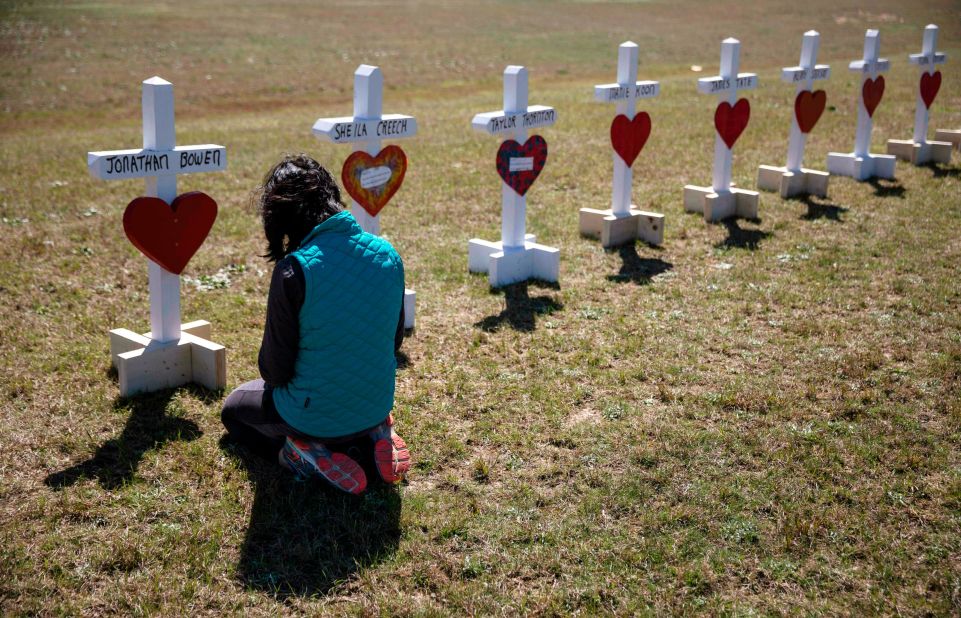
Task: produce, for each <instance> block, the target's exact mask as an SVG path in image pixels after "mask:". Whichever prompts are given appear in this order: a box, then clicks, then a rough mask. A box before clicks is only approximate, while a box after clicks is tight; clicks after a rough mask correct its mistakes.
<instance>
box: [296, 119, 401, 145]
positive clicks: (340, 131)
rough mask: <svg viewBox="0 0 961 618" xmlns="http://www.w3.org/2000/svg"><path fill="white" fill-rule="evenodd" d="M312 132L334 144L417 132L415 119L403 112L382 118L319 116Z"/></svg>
mask: <svg viewBox="0 0 961 618" xmlns="http://www.w3.org/2000/svg"><path fill="white" fill-rule="evenodd" d="M313 131H314V134H315V135H318V136H321V137H325V138H327V139H328V140H330V141H332V142H333V143H335V144H347V143H350V142H366V141H370V140H375V139H387V138H394V137H409V136H411V135H414V134H416V133H417V120H416V119H415V118H414V117H413V116H405V115H404V114H384V116H383V117H382V118H377V119H373V120H362V119H359V118H354V117H353V116H344V117H342V118H321V119H319V120H318V121H317V122H315V123H314V129H313Z"/></svg>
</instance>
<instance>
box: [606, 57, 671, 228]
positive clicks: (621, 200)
mask: <svg viewBox="0 0 961 618" xmlns="http://www.w3.org/2000/svg"><path fill="white" fill-rule="evenodd" d="M637 56H638V49H637V43H634V42H632V41H628V42H626V43H621V46H620V47H619V48H618V50H617V83H616V84H601V85H598V86H594V100H596V101H602V102H608V103H610V102H614V103H616V104H617V113H618V114H624V115H625V116H627V119H628V120H633V119H634V114H635V113H636V110H637V101H638V99H650V98H653V97H656V96H657V95H658V94H660V92H661V85H660V83H658V82H655V81H642V82H639V81H637ZM613 159H614V191H613V194H612V195H611V210H612V211H613V212H614V213H615V214H619V215H625V214H627V213H628V211H630V209H631V184H632V182H631V181H632V180H633V174H632V171H631V168H630V167H628V165H627V164H626V163H624V160H623V159H621V157H619V156H618V155H617V153H614V156H613Z"/></svg>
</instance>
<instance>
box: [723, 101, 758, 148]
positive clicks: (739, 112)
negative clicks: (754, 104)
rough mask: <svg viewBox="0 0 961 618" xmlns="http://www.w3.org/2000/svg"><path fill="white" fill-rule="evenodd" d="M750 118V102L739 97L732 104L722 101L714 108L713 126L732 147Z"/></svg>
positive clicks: (729, 146) (728, 145)
mask: <svg viewBox="0 0 961 618" xmlns="http://www.w3.org/2000/svg"><path fill="white" fill-rule="evenodd" d="M750 118H751V104H750V103H748V102H747V99H739V100H738V102H737V103H735V104H734V105H731V104H730V103H728V102H727V101H724V102H723V103H721V104H720V105H718V106H717V109H716V110H714V128H715V129H717V134H718V135H720V136H721V139H722V140H724V143H725V144H727V147H728V148H734V143H735V142H736V141H737V138H739V137H741V133H743V132H744V129H745V128H746V127H747V121H748V120H750Z"/></svg>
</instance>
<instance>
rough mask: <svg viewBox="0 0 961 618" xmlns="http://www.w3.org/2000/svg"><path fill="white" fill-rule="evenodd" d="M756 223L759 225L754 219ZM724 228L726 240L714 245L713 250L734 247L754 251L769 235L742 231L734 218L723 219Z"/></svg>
mask: <svg viewBox="0 0 961 618" xmlns="http://www.w3.org/2000/svg"><path fill="white" fill-rule="evenodd" d="M756 222H757V223H760V222H761V220H760V219H756ZM724 227H726V228H727V238H725V239H724V240H722V241H721V242H719V243H717V244H715V245H714V247H715V248H718V249H723V248H731V247H735V248H738V249H748V250H749V251H754V250H756V249H757V248H758V247H759V246H760V245H761V241H762V240H764V239H765V238H767V237H768V236H770V235H771V232H765V231H764V230H754V229H744V228H742V227H741V225H740V224H739V223H738V222H737V219H734V218H731V219H725V220H724Z"/></svg>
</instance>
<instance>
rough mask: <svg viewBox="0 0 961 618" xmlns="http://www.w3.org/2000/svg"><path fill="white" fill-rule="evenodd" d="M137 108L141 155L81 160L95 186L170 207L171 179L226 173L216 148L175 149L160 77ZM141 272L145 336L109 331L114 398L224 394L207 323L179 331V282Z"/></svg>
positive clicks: (168, 99) (223, 368) (222, 358)
mask: <svg viewBox="0 0 961 618" xmlns="http://www.w3.org/2000/svg"><path fill="white" fill-rule="evenodd" d="M141 103H142V106H141V112H142V117H143V148H142V149H139V150H114V151H96V152H88V153H87V167H88V170H89V171H90V173H91V175H93V176H94V177H95V178H100V179H103V180H121V179H126V178H144V182H145V192H146V195H147V196H151V197H158V198H160V199H162V200H164V201H165V202H167V203H168V204H170V203H171V202H173V200H174V198H175V197H176V196H177V174H187V173H194V172H210V171H220V170H223V169H225V168H226V166H227V150H226V149H225V148H224V147H223V146H218V145H216V144H202V145H199V146H179V147H178V146H177V145H176V133H175V129H174V96H173V85H172V84H171V83H170V82H168V81H166V80H164V79H161V78H160V77H152V78H150V79H148V80H145V81H144V82H143V94H142V99H141ZM147 264H148V266H147V268H148V274H149V284H148V287H149V290H150V332H149V333H147V334H145V335H140V334H137V333H135V332H133V331H130V330H127V329H125V328H118V329H114V330H111V331H110V358H111V363H112V364H113V366H114V367H115V368H116V369H117V376H118V382H119V386H120V394H121V396H124V397H129V396H131V395H135V394H138V393H142V392H149V391H155V390H158V389H161V388H167V387H171V386H179V385H181V384H185V383H187V382H197V383H199V384H202V385H204V386H207V387H208V388H224V387H226V385H227V365H226V362H227V361H226V350H225V349H224V347H223V346H221V345H218V344H215V343H211V342H210V341H207V338H208V337H209V336H210V323H209V322H207V321H204V320H198V321H195V322H190V323H187V324H183V325H181V323H180V277H179V276H178V275H175V274H173V273H171V272H168V271H166V270H164V269H163V268H161V267H160V266H159V265H158V264H156V263H154V262H153V261H151V260H148V261H147ZM193 358H195V359H196V361H194V360H192V359H193ZM194 369H196V373H195V372H194Z"/></svg>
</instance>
